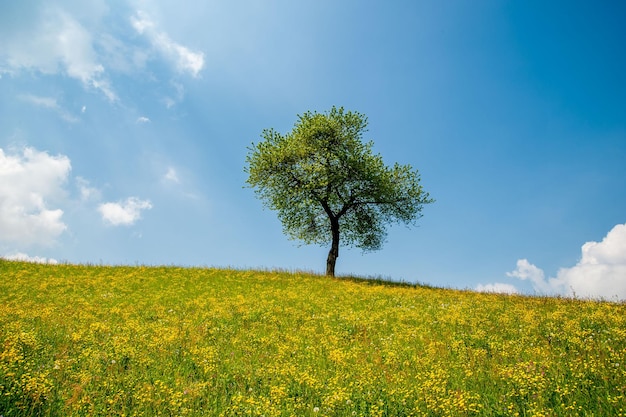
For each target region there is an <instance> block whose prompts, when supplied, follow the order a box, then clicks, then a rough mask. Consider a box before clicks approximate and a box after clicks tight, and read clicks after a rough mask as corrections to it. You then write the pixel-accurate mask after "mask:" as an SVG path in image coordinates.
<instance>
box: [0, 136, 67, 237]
mask: <svg viewBox="0 0 626 417" xmlns="http://www.w3.org/2000/svg"><path fill="white" fill-rule="evenodd" d="M70 170H71V164H70V160H69V159H68V158H67V157H66V156H63V155H59V156H50V155H49V154H48V153H46V152H40V151H37V150H35V149H33V148H25V149H23V150H22V152H21V154H19V153H18V154H5V153H4V151H3V150H2V149H0V241H4V242H7V243H11V244H14V245H18V246H30V245H36V244H40V245H50V244H52V243H54V241H55V239H56V238H57V237H58V236H59V235H60V234H61V233H63V231H64V230H65V229H66V228H67V226H66V225H65V223H63V221H62V219H61V217H62V216H63V210H61V209H58V208H57V209H51V208H49V207H48V206H49V204H50V202H54V201H55V200H57V201H58V200H60V199H62V198H63V197H64V195H65V190H64V188H63V187H64V184H65V183H66V181H67V178H68V175H69V172H70Z"/></svg>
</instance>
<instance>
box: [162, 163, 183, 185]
mask: <svg viewBox="0 0 626 417" xmlns="http://www.w3.org/2000/svg"><path fill="white" fill-rule="evenodd" d="M163 179H164V180H165V181H167V182H173V183H175V184H179V183H180V178H178V173H177V172H176V169H174V168H173V167H169V168H168V169H167V172H166V173H165V175H164V176H163Z"/></svg>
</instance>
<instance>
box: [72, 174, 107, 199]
mask: <svg viewBox="0 0 626 417" xmlns="http://www.w3.org/2000/svg"><path fill="white" fill-rule="evenodd" d="M76 186H77V187H78V190H79V191H80V199H81V200H82V201H89V200H100V198H101V193H100V190H98V189H97V188H94V187H91V186H90V184H89V181H87V180H86V179H84V178H82V177H76Z"/></svg>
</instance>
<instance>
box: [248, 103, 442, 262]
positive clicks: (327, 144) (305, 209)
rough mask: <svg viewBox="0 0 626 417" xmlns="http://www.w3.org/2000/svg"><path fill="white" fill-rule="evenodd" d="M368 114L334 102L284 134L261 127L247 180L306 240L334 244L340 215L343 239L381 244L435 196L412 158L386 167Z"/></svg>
mask: <svg viewBox="0 0 626 417" xmlns="http://www.w3.org/2000/svg"><path fill="white" fill-rule="evenodd" d="M366 128H367V118H366V117H365V116H364V115H362V114H359V113H357V112H351V111H344V109H343V108H339V109H337V108H335V107H333V108H332V109H331V110H330V112H328V113H326V114H319V113H311V112H307V113H305V114H303V115H301V116H299V117H298V121H297V123H296V124H295V126H294V129H293V130H292V131H291V132H290V133H288V134H286V135H282V134H280V133H278V132H277V131H275V130H274V129H266V130H264V131H263V133H262V137H263V138H264V140H263V141H261V142H259V143H257V144H253V146H252V148H250V153H249V154H248V156H247V159H246V162H247V164H248V166H247V169H246V172H248V174H249V178H248V181H247V182H248V184H249V185H250V186H251V187H253V188H255V191H256V193H257V194H258V195H259V197H260V198H261V199H262V200H263V202H264V203H265V205H266V206H267V207H269V208H270V209H272V210H276V211H277V212H278V217H279V219H280V221H281V222H282V224H283V228H284V232H285V233H286V234H287V235H288V236H289V237H290V238H292V239H298V240H302V241H304V242H305V243H307V244H308V243H316V244H329V243H331V241H332V239H333V235H332V233H331V227H332V222H333V221H334V220H336V221H338V224H339V228H340V230H341V233H342V242H343V243H345V244H348V245H354V246H356V247H359V248H361V249H363V250H377V249H380V247H381V245H382V243H383V242H384V238H385V235H386V233H385V227H386V225H387V224H388V223H390V222H394V221H399V222H403V223H407V224H413V223H414V222H415V221H416V220H417V219H418V218H419V217H421V211H422V206H423V204H427V203H431V202H432V201H433V200H431V199H430V198H429V195H428V193H426V192H424V190H423V189H422V187H421V185H420V184H419V181H420V177H419V174H418V172H417V170H413V169H412V167H411V166H410V165H399V164H395V165H394V166H393V167H387V166H386V165H385V164H384V163H383V160H382V157H381V156H380V155H375V154H373V152H372V142H368V143H363V141H362V136H363V133H364V132H366Z"/></svg>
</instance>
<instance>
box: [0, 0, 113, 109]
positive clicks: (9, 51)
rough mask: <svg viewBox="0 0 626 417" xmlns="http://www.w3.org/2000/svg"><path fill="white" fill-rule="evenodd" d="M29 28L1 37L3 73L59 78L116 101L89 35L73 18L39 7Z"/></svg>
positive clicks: (63, 13)
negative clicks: (69, 78)
mask: <svg viewBox="0 0 626 417" xmlns="http://www.w3.org/2000/svg"><path fill="white" fill-rule="evenodd" d="M35 15H36V17H34V18H32V20H30V21H28V22H27V23H28V24H29V25H30V27H28V28H25V29H22V30H15V31H10V32H8V33H5V34H3V36H1V38H2V39H1V40H0V49H2V50H3V52H4V53H3V58H4V61H5V63H4V67H5V68H4V70H5V71H11V72H16V71H21V70H31V71H33V70H34V71H39V72H41V73H44V74H62V75H67V76H69V77H71V78H74V79H77V80H80V81H81V82H82V83H83V84H84V85H85V86H87V87H91V88H95V89H97V90H100V91H101V92H102V93H103V94H104V95H105V96H106V97H107V98H108V99H109V100H111V101H115V100H116V99H117V97H116V95H115V93H114V92H113V90H112V89H111V86H110V83H109V81H108V79H107V78H106V77H105V75H104V67H103V66H102V64H100V62H99V60H98V56H97V53H96V51H95V49H94V46H93V39H92V35H91V33H90V32H89V31H88V30H87V29H86V28H85V27H84V26H83V25H81V24H80V22H78V21H77V20H76V19H75V18H74V17H73V16H71V15H70V14H68V13H67V12H65V11H64V10H62V9H60V8H56V7H41V8H39V9H38V10H37V12H36V13H35ZM0 65H2V62H0Z"/></svg>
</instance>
